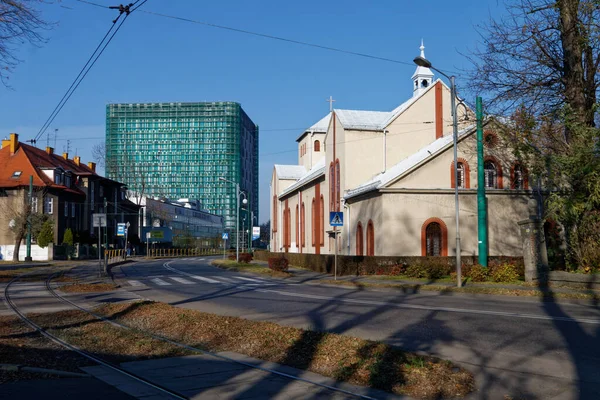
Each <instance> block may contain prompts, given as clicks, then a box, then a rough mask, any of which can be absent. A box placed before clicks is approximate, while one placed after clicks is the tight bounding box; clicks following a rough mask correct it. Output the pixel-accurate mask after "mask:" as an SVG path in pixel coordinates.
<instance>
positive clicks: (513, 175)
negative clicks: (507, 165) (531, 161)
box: [510, 163, 529, 190]
mask: <svg viewBox="0 0 600 400" xmlns="http://www.w3.org/2000/svg"><path fill="white" fill-rule="evenodd" d="M510 188H511V189H517V190H519V189H528V188H529V182H528V179H527V170H526V169H525V168H524V167H523V166H522V165H521V164H519V163H517V164H515V165H513V166H512V168H511V170H510Z"/></svg>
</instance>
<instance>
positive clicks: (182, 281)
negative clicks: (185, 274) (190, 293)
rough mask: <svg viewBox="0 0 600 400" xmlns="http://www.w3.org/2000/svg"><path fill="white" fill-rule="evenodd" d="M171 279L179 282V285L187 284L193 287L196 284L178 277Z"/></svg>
mask: <svg viewBox="0 0 600 400" xmlns="http://www.w3.org/2000/svg"><path fill="white" fill-rule="evenodd" d="M170 278H171V279H172V280H174V281H177V282H179V283H183V284H185V285H193V284H194V282H192V281H188V280H187V279H184V278H178V277H176V276H171V277H170Z"/></svg>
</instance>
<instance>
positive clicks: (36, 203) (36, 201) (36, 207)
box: [31, 196, 38, 213]
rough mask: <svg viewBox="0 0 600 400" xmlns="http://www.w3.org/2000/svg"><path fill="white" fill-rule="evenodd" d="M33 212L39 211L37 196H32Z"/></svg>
mask: <svg viewBox="0 0 600 400" xmlns="http://www.w3.org/2000/svg"><path fill="white" fill-rule="evenodd" d="M31 212H34V213H36V212H38V198H37V197H36V196H33V197H32V198H31Z"/></svg>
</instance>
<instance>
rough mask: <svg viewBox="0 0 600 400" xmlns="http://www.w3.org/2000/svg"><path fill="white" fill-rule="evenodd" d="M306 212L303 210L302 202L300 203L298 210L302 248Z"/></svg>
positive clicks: (304, 236)
mask: <svg viewBox="0 0 600 400" xmlns="http://www.w3.org/2000/svg"><path fill="white" fill-rule="evenodd" d="M305 230H306V212H305V210H304V202H302V207H301V208H300V237H301V239H300V240H301V241H302V247H304V246H306V240H305V238H306V232H305Z"/></svg>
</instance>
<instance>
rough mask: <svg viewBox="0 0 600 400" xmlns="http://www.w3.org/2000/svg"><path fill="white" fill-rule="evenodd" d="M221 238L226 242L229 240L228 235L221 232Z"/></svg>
mask: <svg viewBox="0 0 600 400" xmlns="http://www.w3.org/2000/svg"><path fill="white" fill-rule="evenodd" d="M221 237H222V238H223V240H228V239H229V233H227V232H223V235H222V236H221Z"/></svg>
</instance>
